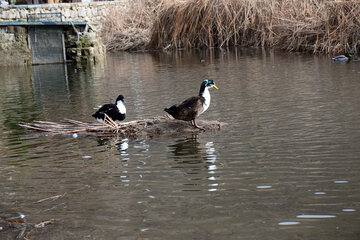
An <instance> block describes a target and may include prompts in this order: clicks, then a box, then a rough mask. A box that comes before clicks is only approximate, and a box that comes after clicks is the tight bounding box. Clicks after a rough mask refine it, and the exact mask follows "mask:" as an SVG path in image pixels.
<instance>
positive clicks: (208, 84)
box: [201, 79, 219, 89]
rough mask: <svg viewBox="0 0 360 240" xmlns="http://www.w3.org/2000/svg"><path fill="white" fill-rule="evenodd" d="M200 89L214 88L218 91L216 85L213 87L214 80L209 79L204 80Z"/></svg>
mask: <svg viewBox="0 0 360 240" xmlns="http://www.w3.org/2000/svg"><path fill="white" fill-rule="evenodd" d="M202 87H204V88H205V87H206V88H215V89H219V88H218V87H217V86H216V85H215V82H214V80H211V79H205V80H204V81H203V82H202V84H201V88H202Z"/></svg>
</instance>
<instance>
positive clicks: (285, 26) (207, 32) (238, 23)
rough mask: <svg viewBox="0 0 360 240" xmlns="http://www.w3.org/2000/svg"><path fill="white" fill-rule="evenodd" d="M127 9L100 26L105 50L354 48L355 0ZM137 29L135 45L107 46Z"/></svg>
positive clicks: (228, 1)
mask: <svg viewBox="0 0 360 240" xmlns="http://www.w3.org/2000/svg"><path fill="white" fill-rule="evenodd" d="M127 11H128V13H121V14H119V13H113V15H109V16H108V21H109V23H114V24H109V23H108V24H107V25H108V26H107V27H106V28H105V29H104V31H105V32H110V31H111V32H112V38H111V39H112V40H111V41H112V42H111V41H105V44H106V45H108V48H109V49H110V50H124V49H138V48H143V49H144V48H152V49H163V48H167V49H170V48H197V47H228V46H252V47H257V46H263V47H277V48H281V49H284V50H287V51H310V52H313V53H327V54H337V53H343V52H345V51H352V52H356V51H359V50H360V47H359V46H360V2H358V1H356V0H352V1H341V2H340V1H326V0H322V1H321V0H302V1H299V0H272V1H265V0H263V1H260V0H185V1H175V2H170V1H169V0H162V1H153V2H151V1H147V2H146V3H145V4H137V5H136V6H135V5H134V6H133V7H132V8H129V9H128V10H127ZM129 13H130V14H129ZM129 16H132V17H129ZM129 18H130V19H131V20H129ZM115 25H116V26H115ZM120 25H121V27H120ZM132 31H134V33H133V32H132ZM139 32H141V33H142V34H141V35H142V37H141V44H138V43H137V42H136V41H135V40H134V41H132V42H134V43H135V44H131V40H130V41H129V40H126V41H127V42H130V44H129V45H132V47H125V48H124V47H122V48H117V47H111V46H110V47H109V42H110V43H111V44H112V45H117V44H118V45H119V44H120V42H121V41H122V40H123V39H124V38H122V37H121V36H122V35H124V34H125V35H127V36H128V37H126V38H133V36H137V34H138V33H139ZM126 38H125V39H126ZM138 38H139V39H140V37H135V39H138ZM114 43H115V44H114Z"/></svg>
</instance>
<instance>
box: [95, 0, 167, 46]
mask: <svg viewBox="0 0 360 240" xmlns="http://www.w3.org/2000/svg"><path fill="white" fill-rule="evenodd" d="M170 2H171V1H170V0H166V1H165V0H146V1H141V0H134V1H129V2H126V3H124V4H125V7H124V8H114V9H110V10H109V11H108V13H107V15H106V16H105V21H104V23H103V24H102V26H103V27H102V29H101V33H100V35H101V38H102V40H103V43H104V44H105V46H106V48H107V50H108V51H121V50H139V49H144V48H145V46H146V45H147V44H148V43H149V40H150V35H151V34H150V31H151V28H152V24H153V22H154V19H155V18H156V15H157V12H158V11H161V9H163V7H165V5H166V4H165V3H170Z"/></svg>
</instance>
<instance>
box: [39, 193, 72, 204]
mask: <svg viewBox="0 0 360 240" xmlns="http://www.w3.org/2000/svg"><path fill="white" fill-rule="evenodd" d="M65 195H66V193H64V194H59V195H56V196H53V197H48V198H44V199H40V200H39V201H36V202H37V203H41V202H44V201H46V200H53V199H58V198H60V197H63V196H65Z"/></svg>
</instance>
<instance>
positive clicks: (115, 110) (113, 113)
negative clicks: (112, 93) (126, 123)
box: [92, 95, 126, 122]
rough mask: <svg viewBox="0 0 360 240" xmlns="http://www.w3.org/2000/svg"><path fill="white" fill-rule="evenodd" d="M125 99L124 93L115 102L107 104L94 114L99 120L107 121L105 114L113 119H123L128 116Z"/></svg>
mask: <svg viewBox="0 0 360 240" xmlns="http://www.w3.org/2000/svg"><path fill="white" fill-rule="evenodd" d="M124 103H125V99H124V96H123V95H119V96H118V97H117V98H116V101H115V104H111V103H109V104H105V105H103V106H102V107H101V108H99V110H97V111H96V113H94V114H93V115H92V116H93V117H94V118H95V119H96V120H97V121H99V122H104V121H105V114H106V115H107V116H108V117H109V118H111V119H112V120H113V121H116V120H117V121H122V120H124V119H125V116H126V107H125V105H124Z"/></svg>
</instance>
